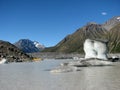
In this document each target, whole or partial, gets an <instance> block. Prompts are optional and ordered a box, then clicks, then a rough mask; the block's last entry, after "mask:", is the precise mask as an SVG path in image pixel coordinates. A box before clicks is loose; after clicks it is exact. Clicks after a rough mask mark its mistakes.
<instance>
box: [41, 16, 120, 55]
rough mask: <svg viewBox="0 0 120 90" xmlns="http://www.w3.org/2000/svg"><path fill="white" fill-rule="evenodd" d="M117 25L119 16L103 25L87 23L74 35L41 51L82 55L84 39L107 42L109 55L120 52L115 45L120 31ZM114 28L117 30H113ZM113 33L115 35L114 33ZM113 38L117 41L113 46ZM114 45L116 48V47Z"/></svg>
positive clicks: (119, 19) (119, 22)
mask: <svg viewBox="0 0 120 90" xmlns="http://www.w3.org/2000/svg"><path fill="white" fill-rule="evenodd" d="M119 24H120V18H119V16H117V17H113V18H112V19H110V20H108V21H106V22H105V24H97V23H93V22H92V23H87V25H85V26H83V27H81V28H79V29H77V30H76V31H75V32H74V33H72V34H70V35H67V36H66V37H65V38H64V39H63V40H61V41H60V42H59V43H58V44H57V45H55V46H54V47H51V48H46V49H45V50H43V52H65V53H75V52H77V53H84V51H83V43H84V41H85V39H87V38H90V39H104V40H109V44H108V45H109V51H110V53H118V52H120V50H117V49H118V47H120V45H119V44H116V43H117V41H118V40H119V39H120V38H119V35H120V32H118V31H120V30H119V28H118V27H119ZM117 25H118V26H117ZM116 28H117V30H115V29H116ZM114 31H115V32H117V33H115V32H114ZM111 35H112V38H111ZM115 37H118V39H117V41H116V43H115V44H114V41H115V39H114V38H115ZM118 42H119V41H118ZM116 45H118V46H117V47H116ZM112 47H116V49H112Z"/></svg>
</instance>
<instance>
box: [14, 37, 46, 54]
mask: <svg viewBox="0 0 120 90" xmlns="http://www.w3.org/2000/svg"><path fill="white" fill-rule="evenodd" d="M14 45H15V46H16V47H18V48H19V49H21V50H22V51H24V52H25V53H33V52H40V51H41V50H43V49H44V48H45V47H44V46H42V45H40V44H39V43H38V42H36V41H31V40H29V39H21V40H19V41H18V42H16V43H15V44H14Z"/></svg>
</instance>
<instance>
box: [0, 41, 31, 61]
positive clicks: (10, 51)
mask: <svg viewBox="0 0 120 90" xmlns="http://www.w3.org/2000/svg"><path fill="white" fill-rule="evenodd" d="M0 56H1V57H6V58H8V60H9V62H13V61H14V60H15V59H23V60H30V56H29V55H27V54H25V53H24V52H23V51H21V50H20V49H19V48H17V47H16V46H14V45H13V44H11V43H9V42H6V41H2V40H0Z"/></svg>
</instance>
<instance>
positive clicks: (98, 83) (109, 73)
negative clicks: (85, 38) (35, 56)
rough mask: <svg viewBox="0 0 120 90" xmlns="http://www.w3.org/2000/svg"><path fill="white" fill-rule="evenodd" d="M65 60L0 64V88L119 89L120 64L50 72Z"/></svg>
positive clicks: (33, 89)
mask: <svg viewBox="0 0 120 90" xmlns="http://www.w3.org/2000/svg"><path fill="white" fill-rule="evenodd" d="M61 62H66V61H65V60H44V61H41V62H33V63H28V62H27V63H10V64H2V65H0V90H120V63H114V65H113V66H103V67H81V71H74V72H67V73H51V72H50V71H49V70H50V69H52V68H55V67H57V66H58V65H59V64H60V63H61Z"/></svg>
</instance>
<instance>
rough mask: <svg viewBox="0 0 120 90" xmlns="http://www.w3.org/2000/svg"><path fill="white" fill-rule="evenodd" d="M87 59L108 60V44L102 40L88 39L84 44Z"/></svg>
mask: <svg viewBox="0 0 120 90" xmlns="http://www.w3.org/2000/svg"><path fill="white" fill-rule="evenodd" d="M84 51H85V58H98V59H103V60H107V59H108V58H107V51H108V48H107V44H106V42H103V41H100V40H92V39H86V40H85V42H84Z"/></svg>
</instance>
